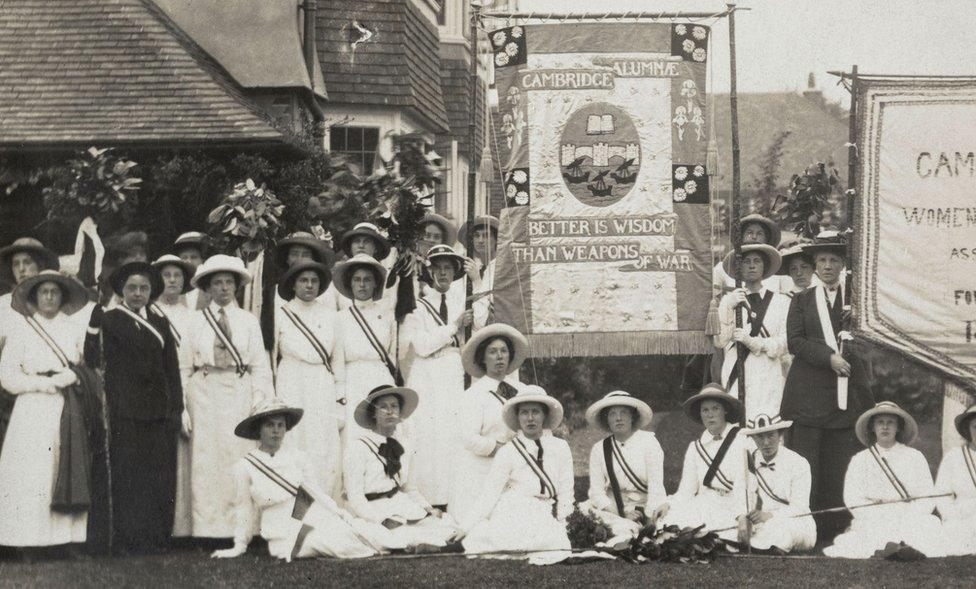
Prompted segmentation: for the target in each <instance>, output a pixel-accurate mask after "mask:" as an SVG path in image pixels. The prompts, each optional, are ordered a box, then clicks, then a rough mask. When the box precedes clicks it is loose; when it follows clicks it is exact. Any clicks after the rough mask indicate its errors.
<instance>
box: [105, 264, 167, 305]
mask: <svg viewBox="0 0 976 589" xmlns="http://www.w3.org/2000/svg"><path fill="white" fill-rule="evenodd" d="M138 274H141V275H144V276H148V277H149V300H150V301H154V300H156V299H157V298H159V295H161V294H163V279H162V277H161V276H160V275H159V269H158V268H156V267H155V266H153V265H152V264H150V263H149V262H129V263H127V264H122V265H121V266H119V267H118V268H116V269H115V270H114V271H113V272H112V275H111V276H109V279H108V280H109V284H111V285H112V292H114V293H115V294H116V296H118V297H119V298H121V297H122V289H123V288H125V283H126V281H127V280H129V278H130V277H131V276H135V275H138ZM184 285H185V281H184Z"/></svg>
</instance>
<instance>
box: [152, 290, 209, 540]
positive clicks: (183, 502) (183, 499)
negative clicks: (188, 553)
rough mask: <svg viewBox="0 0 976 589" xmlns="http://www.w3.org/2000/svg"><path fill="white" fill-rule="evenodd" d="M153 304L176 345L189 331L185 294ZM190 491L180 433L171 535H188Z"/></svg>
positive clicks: (187, 461) (187, 454)
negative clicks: (174, 301) (176, 300)
mask: <svg viewBox="0 0 976 589" xmlns="http://www.w3.org/2000/svg"><path fill="white" fill-rule="evenodd" d="M191 292H193V293H195V292H199V291H196V290H194V291H191ZM153 305H154V306H155V307H156V309H158V310H159V312H160V313H162V314H163V315H164V316H165V317H166V319H168V320H169V325H170V329H172V330H173V334H174V337H173V339H174V341H176V345H177V349H179V348H180V347H181V346H182V342H183V338H184V337H186V334H187V333H189V332H188V331H187V330H188V329H189V328H190V319H191V318H192V317H193V311H192V310H191V308H190V307H189V305H188V304H187V297H186V295H184V296H181V297H180V300H179V302H178V303H177V304H175V305H168V304H166V303H165V302H163V300H162V299H158V300H157V301H156V302H155V303H153ZM177 336H178V337H177ZM185 360H186V357H185V356H184V355H182V354H181V355H180V363H181V364H180V369H181V372H180V374H181V375H182V374H183V372H182V369H183V368H184V367H183V365H182V363H183V362H184V361H185ZM182 384H183V393H184V397H185V396H186V385H187V383H186V382H185V381H184V382H183V383H182ZM183 402H184V406H186V399H185V398H184V401H183ZM192 494H193V487H192V485H191V483H190V440H189V438H185V437H183V435H180V436H179V439H178V440H177V442H176V505H175V510H174V513H173V536H175V537H177V538H180V537H184V536H190V535H191V534H192V533H193V508H192V505H191V497H192Z"/></svg>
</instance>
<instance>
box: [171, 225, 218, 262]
mask: <svg viewBox="0 0 976 589" xmlns="http://www.w3.org/2000/svg"><path fill="white" fill-rule="evenodd" d="M191 247H192V248H196V249H198V250H200V255H201V256H203V257H206V256H207V253H208V252H209V251H210V248H211V247H213V242H212V241H211V239H210V236H209V235H207V234H206V233H200V232H199V231H187V232H186V233H181V234H180V236H179V237H177V238H176V241H174V242H173V247H171V248H170V250H171V251H173V252H174V253H177V254H178V253H180V252H181V251H182V250H184V249H187V248H191Z"/></svg>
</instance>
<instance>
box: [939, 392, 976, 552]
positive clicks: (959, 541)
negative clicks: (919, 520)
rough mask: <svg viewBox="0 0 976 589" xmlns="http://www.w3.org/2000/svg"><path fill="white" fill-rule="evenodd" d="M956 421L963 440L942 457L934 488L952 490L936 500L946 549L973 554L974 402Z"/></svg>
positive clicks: (975, 494)
mask: <svg viewBox="0 0 976 589" xmlns="http://www.w3.org/2000/svg"><path fill="white" fill-rule="evenodd" d="M955 422H956V431H958V432H959V435H960V436H962V438H963V440H964V441H963V443H962V444H960V445H959V446H956V447H955V448H952V449H950V450H949V451H948V452H946V453H945V456H943V457H942V464H941V465H939V475H938V477H936V480H935V488H936V493H937V494H942V493H955V496H954V497H945V498H943V499H940V500H939V514H940V515H941V516H942V525H943V528H944V536H945V547H946V551H947V553H948V554H949V555H950V556H962V555H968V554H976V404H973V405H970V406H969V408H968V409H966V410H965V411H963V412H962V413H960V414H959V415H957V416H956V420H955Z"/></svg>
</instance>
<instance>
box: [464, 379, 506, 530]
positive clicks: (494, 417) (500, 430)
mask: <svg viewBox="0 0 976 589" xmlns="http://www.w3.org/2000/svg"><path fill="white" fill-rule="evenodd" d="M505 382H507V383H508V384H510V385H512V386H513V387H516V388H517V387H518V386H519V385H520V383H519V382H518V380H516V379H514V378H513V377H512V376H508V377H506V379H505ZM499 384H500V381H497V380H495V379H493V378H491V377H490V376H487V375H486V376H482V377H481V378H479V379H478V380H476V381H475V382H473V383H471V386H470V387H469V388H468V389H467V390H466V391H464V392H463V393H461V402H460V416H459V419H458V425H457V430H456V438H455V441H454V443H453V444H452V446H453V448H454V459H453V460H452V461H451V465H452V466H451V470H452V472H453V482H452V484H451V496H450V499H449V500H448V502H447V508H448V510H449V511H450V513H451V515H453V516H454V519H456V520H458V521H463V520H465V519H467V518H468V516H469V515H470V513H471V511H472V510H473V509H474V508H475V507H476V506H477V504H478V497H479V496H480V494H481V491H482V489H484V485H485V481H486V480H487V478H488V472H489V471H490V470H491V462H492V458H493V457H494V456H495V451H496V448H498V444H502V445H504V444H507V443H508V442H510V441H511V440H512V438H514V437H515V432H513V431H512V430H510V429H508V426H507V425H505V422H504V421H503V420H502V405H503V404H504V403H505V399H504V397H502V396H500V395H498V394H497V393H496V391H497V390H498V386H499Z"/></svg>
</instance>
